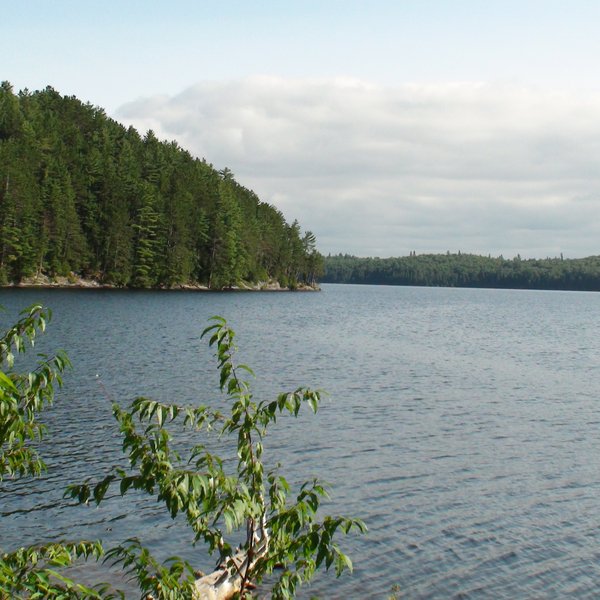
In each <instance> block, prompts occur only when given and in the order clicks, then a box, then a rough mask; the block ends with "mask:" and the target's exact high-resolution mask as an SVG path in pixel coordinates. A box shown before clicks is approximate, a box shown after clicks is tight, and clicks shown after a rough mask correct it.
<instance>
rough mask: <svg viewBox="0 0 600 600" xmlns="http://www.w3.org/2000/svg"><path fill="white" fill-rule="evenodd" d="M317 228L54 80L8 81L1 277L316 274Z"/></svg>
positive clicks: (2, 143)
mask: <svg viewBox="0 0 600 600" xmlns="http://www.w3.org/2000/svg"><path fill="white" fill-rule="evenodd" d="M321 269H322V257H321V255H320V254H319V253H318V252H317V250H316V240H315V237H314V235H313V234H312V233H311V232H306V233H304V234H302V232H301V230H300V226H299V225H298V223H297V222H296V221H294V222H293V223H292V224H291V225H290V224H288V223H286V221H285V219H284V216H283V215H282V213H281V212H280V211H278V210H277V209H276V208H274V207H273V206H271V205H269V204H267V203H265V202H262V201H261V200H260V199H259V198H258V197H257V196H256V194H255V193H254V192H252V191H251V190H249V189H246V188H245V187H243V186H242V185H240V184H238V183H237V182H236V181H235V179H234V178H233V175H232V173H231V172H230V171H229V170H228V169H223V170H220V171H217V170H216V169H215V168H213V166H212V165H211V164H208V163H207V162H206V161H205V160H199V159H197V158H194V157H192V156H191V155H190V154H189V153H188V152H186V151H185V150H183V149H182V148H180V147H179V146H178V145H177V143H176V142H170V143H166V142H162V141H159V140H158V139H157V138H156V136H155V134H154V133H153V132H152V131H148V132H147V133H146V134H145V135H144V136H143V137H142V136H141V135H140V134H139V133H138V132H137V131H136V130H135V129H133V128H131V127H130V128H125V127H123V126H122V125H120V124H119V123H117V122H116V121H114V120H112V119H110V118H108V117H107V115H106V114H105V112H104V111H103V110H102V109H101V108H98V107H95V106H92V105H91V104H84V103H82V102H81V101H79V100H78V99H77V98H75V97H72V96H69V97H67V96H61V95H60V94H59V93H58V92H56V91H55V90H54V89H52V88H51V87H48V88H46V89H45V90H43V91H36V92H28V91H27V90H25V91H21V92H20V93H18V94H16V93H14V92H13V89H12V86H11V85H10V84H9V83H8V82H3V83H2V84H1V86H0V284H7V283H10V282H19V281H22V280H23V279H24V278H27V277H31V276H34V275H42V274H43V275H47V276H50V277H54V276H58V275H61V276H72V275H73V274H75V275H77V276H81V277H84V278H93V279H96V280H98V281H100V282H102V283H106V284H112V285H116V286H131V287H173V286H177V285H180V284H188V283H201V284H204V285H207V286H208V287H210V288H213V289H221V288H227V287H231V286H234V285H237V284H239V283H240V282H254V283H256V282H266V281H268V280H276V281H278V282H279V283H280V284H281V285H282V286H286V287H290V288H295V287H297V286H298V285H299V284H313V283H314V282H315V278H316V277H318V276H319V275H320V272H321Z"/></svg>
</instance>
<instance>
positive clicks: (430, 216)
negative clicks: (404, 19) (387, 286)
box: [116, 77, 600, 257]
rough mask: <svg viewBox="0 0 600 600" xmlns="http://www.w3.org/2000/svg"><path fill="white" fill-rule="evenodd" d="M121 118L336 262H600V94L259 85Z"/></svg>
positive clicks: (222, 86)
mask: <svg viewBox="0 0 600 600" xmlns="http://www.w3.org/2000/svg"><path fill="white" fill-rule="evenodd" d="M116 118H117V119H119V120H120V121H123V122H126V123H128V124H132V125H134V126H135V127H136V128H138V129H139V130H141V131H146V130H147V129H153V130H154V131H155V133H156V134H157V135H158V136H159V137H160V138H167V139H176V140H177V141H178V142H179V144H180V145H181V146H182V147H184V148H186V149H187V150H189V151H190V152H191V153H192V154H194V155H196V156H199V157H205V158H206V160H207V161H209V162H211V163H212V164H214V165H215V167H217V168H219V169H220V168H224V167H226V166H227V167H229V168H230V169H231V170H232V171H233V172H234V174H235V177H236V179H237V180H238V181H239V182H240V183H242V184H243V185H245V186H246V187H249V188H251V189H253V190H255V191H256V193H257V194H258V195H259V196H260V197H261V199H263V200H265V201H267V202H270V203H272V204H274V205H276V206H277V207H279V208H280V209H281V210H282V211H283V213H284V214H285V216H286V218H287V219H288V220H291V219H294V218H297V219H298V220H299V222H300V224H301V226H302V227H303V228H304V229H310V230H312V231H313V232H314V233H315V234H316V235H317V239H318V242H319V248H320V250H321V251H322V252H324V253H328V252H332V253H337V252H347V253H352V254H357V255H360V256H397V255H404V254H408V252H409V251H411V250H415V251H417V252H418V253H423V252H445V251H446V250H450V251H452V252H456V251H458V250H461V251H462V252H475V253H479V254H488V253H491V254H492V255H499V254H504V256H507V257H508V256H514V255H516V254H517V253H520V254H521V256H523V257H545V256H557V255H559V254H560V253H561V252H563V253H564V255H565V257H567V256H568V257H577V256H587V255H591V254H600V220H599V219H598V218H597V215H598V214H600V95H594V94H587V95H584V96H577V95H575V94H567V93H558V92H552V91H547V90H538V89H527V88H523V87H518V86H510V85H493V84H480V83H453V84H438V85H403V86H396V87H382V86H376V85H370V84H368V83H365V82H362V81H356V80H347V79H333V80H289V79H280V78H270V77H254V78H249V79H244V80H239V81H229V82H203V83H199V84H197V85H195V86H193V87H190V88H188V89H187V90H185V91H183V92H182V93H181V94H179V95H177V96H173V97H169V96H156V97H151V98H143V99H139V100H137V101H135V102H131V103H128V104H126V105H124V106H122V107H121V108H120V109H119V110H118V111H117V114H116Z"/></svg>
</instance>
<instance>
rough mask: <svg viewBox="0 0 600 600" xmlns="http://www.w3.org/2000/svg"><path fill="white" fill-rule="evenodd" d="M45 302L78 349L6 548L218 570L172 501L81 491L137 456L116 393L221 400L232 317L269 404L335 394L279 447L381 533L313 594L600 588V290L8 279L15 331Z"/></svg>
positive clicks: (585, 592)
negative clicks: (78, 548) (25, 283)
mask: <svg viewBox="0 0 600 600" xmlns="http://www.w3.org/2000/svg"><path fill="white" fill-rule="evenodd" d="M35 301H41V302H43V303H44V304H45V305H47V306H49V307H51V308H52V310H53V312H54V318H53V320H52V323H51V324H50V326H49V329H48V333H47V335H45V336H44V338H43V343H42V344H41V345H40V348H41V351H46V352H51V351H52V350H53V349H56V348H58V347H61V348H64V349H65V350H66V351H67V352H68V354H69V356H70V357H71V360H72V362H73V365H74V369H73V371H71V372H70V373H69V374H68V375H67V376H66V377H65V387H64V388H63V390H62V391H61V392H60V393H59V395H58V397H57V401H56V404H55V406H54V408H53V409H52V410H50V411H49V412H48V413H47V414H46V416H45V421H46V422H47V424H48V427H49V435H48V438H47V440H46V442H45V443H44V444H43V446H42V451H43V454H44V456H45V457H46V459H47V462H48V465H49V472H48V474H47V475H46V476H44V477H43V478H40V479H38V480H34V481H31V480H28V481H21V482H18V483H16V484H11V485H4V486H3V492H0V513H1V515H2V521H1V523H2V538H1V541H0V545H2V547H3V548H4V549H9V548H13V547H15V546H17V545H18V544H22V543H34V542H42V541H48V540H50V539H53V538H54V537H60V538H71V539H75V538H88V539H94V538H97V537H100V538H102V539H103V540H104V541H105V542H106V543H107V544H108V545H110V544H111V543H115V542H117V541H121V540H123V539H125V538H127V537H133V536H138V537H140V538H142V539H143V540H144V542H145V543H147V544H148V545H149V546H150V547H151V549H153V550H154V551H155V552H156V554H157V555H158V556H159V557H160V558H165V557H167V556H170V555H174V554H177V555H180V556H184V557H185V558H187V559H189V560H190V561H191V562H192V563H193V564H194V565H195V566H197V567H199V568H203V569H205V570H206V569H209V568H210V567H211V565H212V564H213V561H212V559H208V558H207V557H206V555H205V554H204V552H203V550H202V548H201V547H198V548H192V547H191V546H190V543H189V542H190V538H191V536H190V534H189V532H188V531H187V530H186V528H185V527H184V526H183V525H182V524H181V523H179V522H178V521H175V522H173V521H171V519H170V518H169V517H168V515H167V513H166V510H164V509H163V508H162V507H161V506H160V505H157V504H156V502H155V501H154V500H152V499H150V498H145V497H139V496H131V497H130V496H129V495H128V496H126V497H125V498H121V497H119V496H115V497H112V498H111V499H110V500H108V501H107V502H106V504H103V505H102V506H101V507H100V508H95V507H91V506H89V507H85V506H83V507H79V506H73V503H72V502H70V501H67V500H63V499H62V492H63V490H64V487H65V486H66V485H67V484H68V483H73V482H80V481H81V480H82V478H83V477H84V476H85V475H96V476H99V475H101V474H102V473H103V472H104V470H105V469H106V468H107V467H108V466H110V465H113V464H124V461H123V459H122V457H121V454H120V439H119V435H118V432H117V431H116V429H115V423H114V421H113V419H112V416H111V410H110V404H111V400H112V399H116V400H118V401H119V402H121V403H126V402H128V401H129V400H131V399H133V398H134V397H136V396H139V395H146V396H150V397H153V398H156V399H160V400H164V401H176V402H179V403H190V402H194V401H201V402H206V400H207V398H211V399H213V400H214V401H215V402H216V401H221V400H219V394H218V391H217V378H218V374H217V370H216V363H215V360H214V358H213V357H212V350H210V349H209V348H208V344H207V342H206V340H200V333H201V331H202V330H203V329H204V327H205V326H206V325H207V320H208V318H209V317H210V316H212V315H215V314H219V315H222V316H224V317H225V318H227V320H228V321H229V323H230V325H231V326H232V327H233V328H234V329H235V331H236V333H237V338H236V339H237V342H238V344H239V347H240V352H239V360H240V362H243V363H246V364H248V365H250V366H251V367H252V368H253V369H254V371H255V373H256V375H257V380H256V382H255V386H254V389H255V391H256V395H257V396H258V397H260V398H262V397H266V398H271V397H273V398H274V397H275V395H276V394H277V393H278V392H280V391H283V390H291V389H293V388H295V387H297V386H299V385H309V386H311V387H316V388H321V389H324V390H326V391H327V392H328V393H329V396H328V397H327V398H326V399H325V400H324V402H323V404H322V407H321V409H320V411H319V413H318V415H316V416H314V415H312V414H311V413H310V411H308V410H306V411H304V413H303V414H301V416H300V417H299V419H297V420H296V421H294V420H292V419H284V420H283V421H282V422H281V423H279V422H278V424H277V425H276V426H275V428H274V429H273V430H272V432H271V433H270V434H269V435H268V437H267V438H266V440H265V453H266V455H267V457H269V460H271V461H272V462H275V461H280V462H281V463H282V465H283V467H282V473H283V474H285V475H286V476H287V477H288V478H289V479H290V480H291V481H292V482H298V481H302V480H305V479H309V478H311V477H313V476H315V475H318V476H319V477H321V478H322V479H324V480H325V481H327V482H328V483H329V485H330V488H331V494H332V498H331V501H330V502H329V503H328V504H327V505H326V507H325V509H326V511H327V513H331V514H333V513H342V514H346V515H351V516H355V517H360V518H362V519H363V520H364V521H365V522H366V524H367V526H368V528H369V532H368V533H367V534H366V535H364V536H359V535H352V536H349V537H347V538H345V539H344V538H340V544H341V546H342V548H343V549H344V550H345V551H347V553H348V554H349V555H350V556H351V558H352V560H353V562H354V565H355V571H354V573H353V575H351V576H350V575H347V574H345V575H344V576H342V578H341V579H339V580H336V579H335V578H334V577H333V576H331V575H329V574H328V575H319V576H318V577H317V578H316V579H315V581H314V583H313V584H312V585H311V586H307V587H304V588H302V591H301V593H300V597H301V598H310V597H311V596H313V595H314V596H319V597H320V598H340V599H341V598H384V599H385V598H387V597H388V596H389V595H390V594H391V593H392V587H393V586H398V587H399V589H400V592H401V594H402V597H403V598H440V599H442V598H443V599H446V598H486V597H489V598H495V599H497V598H506V599H513V598H541V597H543V598H564V597H574V598H596V597H597V596H598V595H599V593H600V466H599V457H600V403H599V399H600V369H599V367H600V335H599V334H598V332H599V331H600V295H598V294H595V293H582V292H541V291H512V290H489V289H486V290H483V289H482V290H478V289H446V288H411V287H377V286H352V285H323V291H322V292H321V293H295V294H293V293H244V292H240V293H197V292H156V291H154V292H152V291H149V292H143V291H140V292H138V291H119V290H52V289H51V290H41V289H14V290H1V291H0V304H1V305H3V306H4V307H5V308H6V309H7V310H6V313H4V314H3V315H1V316H0V322H1V323H2V325H3V327H4V326H6V325H7V324H8V323H10V322H12V320H13V319H14V317H15V315H16V314H17V312H18V310H19V309H21V308H23V307H25V306H27V305H29V304H31V303H33V302H35ZM91 570H92V571H93V572H94V573H96V574H97V575H98V576H105V573H103V572H102V567H92V568H91ZM132 597H135V596H134V595H132Z"/></svg>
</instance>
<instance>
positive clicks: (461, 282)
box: [322, 252, 600, 291]
mask: <svg viewBox="0 0 600 600" xmlns="http://www.w3.org/2000/svg"><path fill="white" fill-rule="evenodd" d="M324 266H325V273H324V276H323V278H322V280H323V281H324V282H329V283H365V284H380V285H421V286H445V287H481V288H512V289H540V290H587V291H600V256H590V257H588V258H580V259H563V258H562V257H561V258H545V259H527V260H523V259H521V257H520V256H517V257H515V258H514V259H511V260H508V259H505V258H503V257H502V256H499V257H497V258H492V257H490V256H477V255H474V254H462V253H460V252H459V253H457V254H450V253H447V254H422V255H417V254H415V253H414V252H411V254H410V256H403V257H399V258H359V257H356V256H349V255H342V254H338V255H335V256H328V257H326V258H325V263H324Z"/></svg>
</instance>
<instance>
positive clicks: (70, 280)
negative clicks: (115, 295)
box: [0, 275, 321, 293]
mask: <svg viewBox="0 0 600 600" xmlns="http://www.w3.org/2000/svg"><path fill="white" fill-rule="evenodd" d="M14 288H18V289H26V288H41V289H76V290H129V291H138V290H139V291H165V292H169V291H189V292H213V293H214V292H320V291H321V288H320V287H319V286H318V285H317V286H315V287H312V286H308V285H300V286H298V287H297V288H295V289H291V288H289V287H281V286H280V285H279V282H277V281H268V282H258V283H254V284H250V283H241V284H239V285H236V286H231V287H228V288H220V289H211V288H209V287H208V286H206V285H203V284H200V283H182V284H178V285H175V286H172V287H150V288H136V287H128V286H118V285H114V284H110V283H101V282H100V281H98V280H96V279H85V278H82V277H77V276H71V277H65V276H57V277H53V278H50V277H48V276H46V275H38V276H35V277H28V278H26V279H24V280H22V281H20V282H18V283H8V284H5V285H0V289H4V290H5V289H14Z"/></svg>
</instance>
